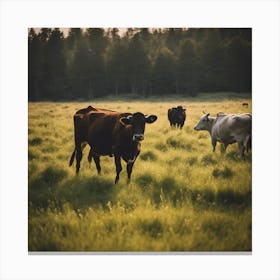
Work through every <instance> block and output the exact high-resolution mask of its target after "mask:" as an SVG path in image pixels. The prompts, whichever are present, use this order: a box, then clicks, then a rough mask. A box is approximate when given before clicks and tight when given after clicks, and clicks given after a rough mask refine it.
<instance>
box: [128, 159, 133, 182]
mask: <svg viewBox="0 0 280 280" xmlns="http://www.w3.org/2000/svg"><path fill="white" fill-rule="evenodd" d="M133 165H134V162H129V163H128V164H127V165H126V171H127V179H128V182H129V181H130V177H131V173H132V168H133Z"/></svg>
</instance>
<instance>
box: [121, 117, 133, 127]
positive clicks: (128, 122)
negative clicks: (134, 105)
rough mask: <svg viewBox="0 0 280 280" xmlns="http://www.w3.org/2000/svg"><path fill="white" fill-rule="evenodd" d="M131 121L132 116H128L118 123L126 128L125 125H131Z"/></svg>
mask: <svg viewBox="0 0 280 280" xmlns="http://www.w3.org/2000/svg"><path fill="white" fill-rule="evenodd" d="M131 120H132V116H128V117H122V118H120V119H119V122H120V123H121V124H122V125H123V126H126V125H129V124H131Z"/></svg>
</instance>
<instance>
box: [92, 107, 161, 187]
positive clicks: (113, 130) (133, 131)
mask: <svg viewBox="0 0 280 280" xmlns="http://www.w3.org/2000/svg"><path fill="white" fill-rule="evenodd" d="M156 120H157V116H155V115H150V116H145V115H144V114H142V113H139V112H138V113H134V114H131V113H118V112H105V111H104V112H101V111H92V112H90V113H89V121H90V127H89V131H88V143H89V145H90V147H91V151H90V154H91V155H92V156H93V158H94V162H95V164H96V169H97V171H98V173H100V171H101V167H100V156H106V155H114V158H115V165H116V178H115V183H117V182H118V180H119V174H120V172H121V170H122V166H121V158H122V159H123V160H124V161H125V162H126V163H127V166H126V170H127V176H128V180H130V177H131V172H132V168H133V165H134V162H135V160H136V158H137V156H138V155H139V153H140V148H141V144H140V142H141V141H142V140H144V131H145V124H146V123H153V122H155V121H156Z"/></svg>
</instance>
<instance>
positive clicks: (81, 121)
mask: <svg viewBox="0 0 280 280" xmlns="http://www.w3.org/2000/svg"><path fill="white" fill-rule="evenodd" d="M92 111H101V112H103V111H107V112H113V111H111V110H106V109H101V108H94V107H92V106H88V107H87V108H83V109H80V110H78V111H77V112H76V113H75V114H74V117H73V120H74V141H75V148H74V151H73V153H72V155H71V158H70V161H69V166H71V165H72V164H73V162H74V158H75V155H76V173H79V170H80V162H81V160H82V156H83V154H82V151H83V149H84V148H85V146H86V145H87V143H88V129H89V124H90V123H89V113H90V112H92ZM90 155H91V151H90V152H89V155H88V159H89V161H90V160H91V156H90Z"/></svg>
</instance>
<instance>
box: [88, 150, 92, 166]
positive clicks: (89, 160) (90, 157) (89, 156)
mask: <svg viewBox="0 0 280 280" xmlns="http://www.w3.org/2000/svg"><path fill="white" fill-rule="evenodd" d="M92 158H93V151H92V149H90V150H89V153H88V162H89V163H91V161H92Z"/></svg>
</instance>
